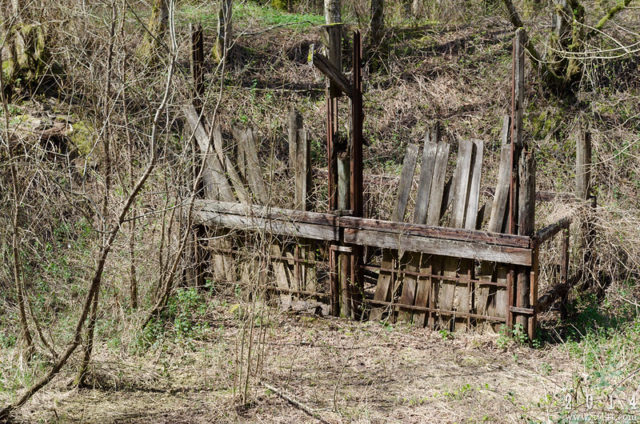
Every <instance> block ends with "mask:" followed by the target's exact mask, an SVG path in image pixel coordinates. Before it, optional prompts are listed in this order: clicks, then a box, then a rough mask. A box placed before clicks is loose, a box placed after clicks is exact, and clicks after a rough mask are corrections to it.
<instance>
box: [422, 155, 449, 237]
mask: <svg viewBox="0 0 640 424" xmlns="http://www.w3.org/2000/svg"><path fill="white" fill-rule="evenodd" d="M449 150H450V146H449V144H448V143H441V144H439V145H438V153H437V155H436V163H435V166H434V169H433V181H432V182H431V195H430V200H429V207H428V210H427V225H439V224H440V217H441V209H442V203H443V195H444V188H445V179H446V174H447V163H448V161H449Z"/></svg>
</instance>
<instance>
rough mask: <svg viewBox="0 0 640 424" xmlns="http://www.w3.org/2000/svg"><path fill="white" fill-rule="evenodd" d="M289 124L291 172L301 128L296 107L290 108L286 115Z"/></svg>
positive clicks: (296, 153)
mask: <svg viewBox="0 0 640 424" xmlns="http://www.w3.org/2000/svg"><path fill="white" fill-rule="evenodd" d="M287 122H288V124H289V171H290V174H289V175H291V174H293V173H294V172H295V169H296V161H297V157H298V131H299V130H300V129H301V128H302V115H301V114H300V112H298V110H297V109H295V108H291V110H290V111H289V115H288V116H287Z"/></svg>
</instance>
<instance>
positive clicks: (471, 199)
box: [454, 140, 484, 329]
mask: <svg viewBox="0 0 640 424" xmlns="http://www.w3.org/2000/svg"><path fill="white" fill-rule="evenodd" d="M472 142H473V151H474V153H473V155H472V156H473V159H472V164H471V169H470V173H471V175H470V181H469V187H468V195H467V206H466V211H465V218H464V228H466V229H468V230H475V229H476V225H477V219H478V203H479V200H480V180H481V177H482V160H483V151H484V149H483V147H484V143H483V142H482V140H473V141H472ZM474 268H475V263H474V262H473V261H472V260H468V259H464V260H461V261H460V263H459V269H458V274H459V275H465V276H467V277H468V278H473V277H474ZM472 301H473V293H472V285H471V284H469V283H463V284H460V283H456V284H455V294H454V307H455V309H456V311H461V312H463V313H470V312H471V310H470V309H471V307H472V306H473V305H472ZM469 324H470V322H469V321H468V320H456V323H455V326H456V329H462V328H464V327H468V326H469Z"/></svg>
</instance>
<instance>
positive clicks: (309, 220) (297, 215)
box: [195, 200, 531, 250]
mask: <svg viewBox="0 0 640 424" xmlns="http://www.w3.org/2000/svg"><path fill="white" fill-rule="evenodd" d="M195 214H196V215H195V217H196V219H197V223H206V222H205V221H206V220H207V219H209V218H211V217H212V216H216V215H226V214H228V215H238V216H241V217H249V218H254V219H256V218H262V219H265V220H268V221H269V220H272V221H283V222H291V223H295V224H299V225H305V224H310V225H316V226H319V227H326V228H335V229H336V230H335V231H336V233H337V232H338V230H337V228H344V229H352V230H369V231H372V232H374V233H376V232H379V233H390V234H394V235H396V236H397V237H403V236H415V237H418V238H433V239H442V240H451V241H460V242H463V243H467V244H471V245H472V244H474V243H476V242H480V243H481V244H487V245H489V246H499V247H508V248H514V249H518V248H520V249H524V250H530V246H531V237H527V236H518V235H511V234H497V233H488V232H485V231H474V230H466V229H459V228H443V227H433V226H430V225H420V224H409V223H404V222H393V221H384V220H379V219H371V218H359V217H352V216H336V215H333V214H328V213H319V212H305V211H297V210H292V209H282V208H275V207H270V206H261V205H243V204H240V203H230V202H219V201H211V200H196V201H195ZM251 225H253V224H251ZM318 240H325V239H318ZM330 240H334V238H333V237H332V238H330ZM371 246H376V243H374V244H372V245H371ZM379 247H382V246H379Z"/></svg>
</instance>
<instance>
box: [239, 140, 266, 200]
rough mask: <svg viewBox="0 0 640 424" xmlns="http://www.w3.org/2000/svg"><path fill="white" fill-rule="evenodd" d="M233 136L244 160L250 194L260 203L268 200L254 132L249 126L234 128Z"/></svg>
mask: <svg viewBox="0 0 640 424" xmlns="http://www.w3.org/2000/svg"><path fill="white" fill-rule="evenodd" d="M233 135H234V138H235V139H236V142H237V143H238V145H239V146H241V147H240V148H241V150H242V153H243V155H244V159H245V162H246V169H245V174H246V177H247V181H248V182H249V187H250V189H251V194H252V195H253V196H254V198H255V199H256V201H257V202H258V203H260V204H266V203H267V201H268V196H267V190H266V188H265V185H264V179H263V178H262V172H261V169H262V168H261V167H260V161H259V160H258V151H257V145H256V139H255V134H254V132H253V131H252V130H251V129H250V128H249V129H247V130H242V129H234V130H233Z"/></svg>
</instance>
